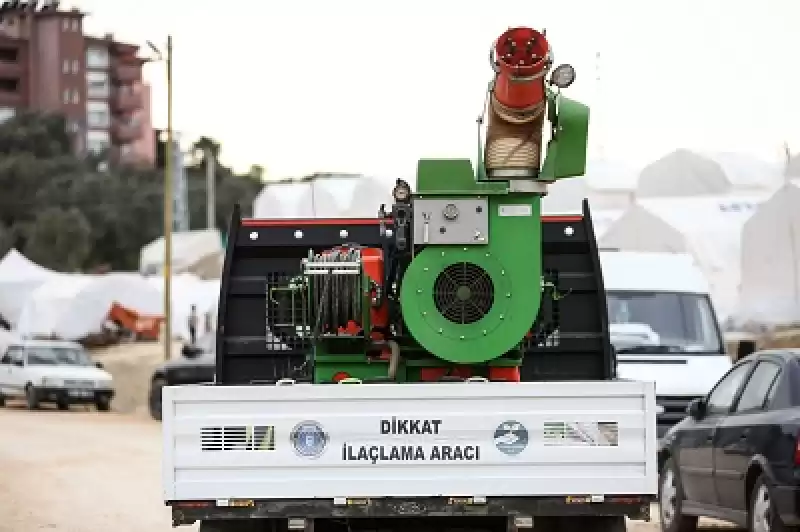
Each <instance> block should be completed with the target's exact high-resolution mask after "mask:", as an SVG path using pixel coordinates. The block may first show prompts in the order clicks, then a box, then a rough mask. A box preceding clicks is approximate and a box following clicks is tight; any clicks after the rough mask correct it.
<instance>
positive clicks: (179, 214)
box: [172, 131, 189, 233]
mask: <svg viewBox="0 0 800 532" xmlns="http://www.w3.org/2000/svg"><path fill="white" fill-rule="evenodd" d="M173 135H174V136H175V137H177V138H176V139H175V142H174V143H173V145H172V149H173V152H172V153H173V155H174V157H175V159H174V161H173V162H174V166H173V168H172V169H173V172H172V179H173V180H174V181H173V183H172V186H173V187H175V188H174V189H173V191H172V193H173V198H172V199H173V202H174V203H173V212H172V214H173V216H172V230H173V231H174V232H176V233H182V232H184V231H188V230H189V191H188V186H187V183H186V166H185V165H184V156H185V154H184V153H183V150H181V143H180V134H177V133H175V132H174V131H173Z"/></svg>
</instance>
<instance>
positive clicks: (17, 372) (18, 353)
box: [8, 346, 28, 395]
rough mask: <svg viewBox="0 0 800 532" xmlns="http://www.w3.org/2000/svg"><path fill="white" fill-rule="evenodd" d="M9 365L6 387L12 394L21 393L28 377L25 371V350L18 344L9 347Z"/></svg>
mask: <svg viewBox="0 0 800 532" xmlns="http://www.w3.org/2000/svg"><path fill="white" fill-rule="evenodd" d="M8 354H9V356H10V357H11V365H10V371H9V378H8V387H10V388H11V390H10V391H11V392H12V393H13V394H17V395H19V394H23V393H24V391H25V384H27V382H28V379H27V376H26V371H25V350H24V349H22V348H21V347H19V346H14V347H9V348H8Z"/></svg>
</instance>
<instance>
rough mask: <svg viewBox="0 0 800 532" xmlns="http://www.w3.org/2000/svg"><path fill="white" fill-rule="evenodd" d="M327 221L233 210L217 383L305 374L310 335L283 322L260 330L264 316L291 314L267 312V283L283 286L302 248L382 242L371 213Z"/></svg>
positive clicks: (301, 377) (277, 318)
mask: <svg viewBox="0 0 800 532" xmlns="http://www.w3.org/2000/svg"><path fill="white" fill-rule="evenodd" d="M331 222H332V221H331V220H302V221H298V222H297V223H296V224H291V222H286V221H276V222H274V224H275V225H272V224H270V223H269V222H265V221H263V220H256V221H252V222H251V221H248V220H245V221H242V220H241V218H240V211H239V210H238V209H236V210H235V211H234V213H233V219H232V220H231V224H230V230H229V235H228V247H227V249H226V255H225V267H224V269H223V277H222V282H221V288H220V290H221V293H220V306H219V317H218V322H219V324H220V327H219V330H218V334H217V367H216V382H217V383H220V384H251V383H257V382H274V381H275V380H277V379H281V378H287V377H288V378H294V379H296V380H298V381H303V380H307V379H309V378H310V373H309V371H308V369H309V368H308V366H307V364H306V357H307V355H308V353H309V351H310V345H309V343H308V341H307V340H306V339H303V338H301V337H299V336H297V335H296V334H290V333H289V332H288V331H286V330H276V331H274V332H273V333H272V334H270V333H268V332H267V331H266V330H267V327H266V325H267V322H268V321H269V322H270V323H276V322H282V321H283V322H290V321H291V319H289V318H290V317H289V316H279V315H274V314H273V315H269V314H268V312H270V311H269V310H268V309H269V308H270V307H269V306H268V302H267V293H268V291H269V288H270V287H278V286H285V285H286V284H287V282H288V280H289V279H290V278H291V277H293V276H295V275H297V274H299V273H300V272H301V260H302V259H303V258H304V257H306V256H308V252H309V250H314V251H322V250H323V249H327V248H330V247H332V246H335V245H337V244H343V243H350V242H353V243H358V244H361V245H363V246H381V244H382V241H383V239H382V238H381V236H380V226H379V225H378V220H377V219H376V220H374V223H373V222H372V221H369V222H368V223H367V222H364V221H350V222H348V221H343V222H342V223H341V224H339V223H331ZM298 231H299V233H298ZM343 231H344V233H343ZM273 312H276V311H273Z"/></svg>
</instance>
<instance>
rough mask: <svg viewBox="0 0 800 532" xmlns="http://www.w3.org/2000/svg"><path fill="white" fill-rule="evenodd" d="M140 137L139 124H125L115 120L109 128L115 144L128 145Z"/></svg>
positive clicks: (140, 128) (140, 127)
mask: <svg viewBox="0 0 800 532" xmlns="http://www.w3.org/2000/svg"><path fill="white" fill-rule="evenodd" d="M141 136H142V126H141V125H140V124H135V123H129V124H126V123H125V122H123V121H122V120H115V121H114V123H113V124H112V126H111V137H112V138H113V139H114V143H115V144H128V143H130V142H134V141H136V140H138V139H139V137H141Z"/></svg>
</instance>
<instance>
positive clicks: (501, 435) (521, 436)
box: [494, 421, 529, 456]
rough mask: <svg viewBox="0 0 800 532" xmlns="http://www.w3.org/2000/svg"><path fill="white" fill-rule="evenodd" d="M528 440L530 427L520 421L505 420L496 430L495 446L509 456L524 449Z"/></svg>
mask: <svg viewBox="0 0 800 532" xmlns="http://www.w3.org/2000/svg"><path fill="white" fill-rule="evenodd" d="M528 440H529V437H528V429H526V428H525V426H524V425H523V424H522V423H520V422H519V421H503V422H502V423H500V425H499V426H498V427H497V429H495V431H494V445H495V447H497V450H498V451H500V452H501V453H503V454H507V455H509V456H513V455H515V454H519V453H521V452H522V451H524V450H525V447H527V446H528Z"/></svg>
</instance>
